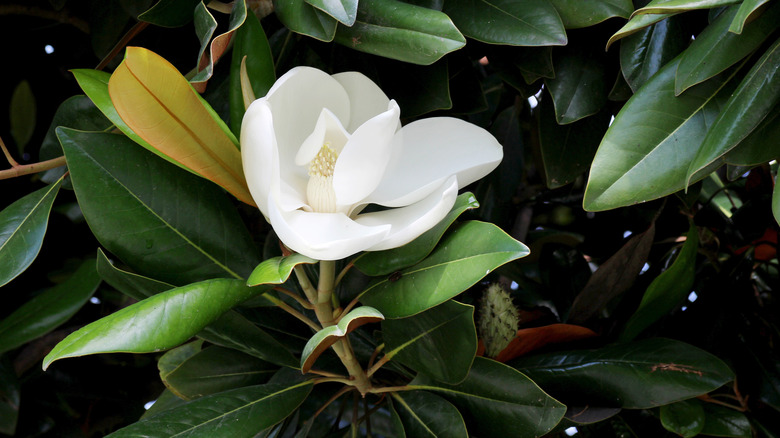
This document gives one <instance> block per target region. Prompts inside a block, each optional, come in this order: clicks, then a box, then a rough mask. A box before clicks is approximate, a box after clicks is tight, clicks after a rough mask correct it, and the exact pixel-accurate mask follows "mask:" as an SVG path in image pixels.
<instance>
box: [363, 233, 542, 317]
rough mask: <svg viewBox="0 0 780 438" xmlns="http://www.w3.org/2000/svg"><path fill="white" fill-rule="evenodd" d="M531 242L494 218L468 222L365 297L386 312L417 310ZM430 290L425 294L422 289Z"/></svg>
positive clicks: (365, 301)
mask: <svg viewBox="0 0 780 438" xmlns="http://www.w3.org/2000/svg"><path fill="white" fill-rule="evenodd" d="M528 252H529V251H528V248H527V247H526V246H525V245H523V244H522V243H521V242H518V241H516V240H514V239H513V238H511V237H510V236H509V235H507V234H506V233H504V232H503V231H502V230H501V229H500V228H498V227H496V226H495V225H493V224H489V223H484V222H477V221H472V222H467V223H464V224H462V225H460V226H458V227H456V228H455V229H454V230H451V231H450V232H449V233H448V235H447V236H445V237H444V239H442V241H441V242H439V245H438V246H437V247H436V249H435V250H434V251H433V253H431V255H430V256H428V258H426V259H424V260H423V261H421V262H420V263H418V264H416V265H414V266H411V267H409V268H406V269H404V270H402V271H400V278H397V276H395V275H393V276H390V277H389V278H385V279H382V280H378V281H376V282H374V283H373V284H372V285H371V286H369V288H368V289H366V290H365V291H364V292H363V293H362V294H361V297H360V301H361V302H362V303H363V304H366V305H370V306H372V307H376V308H377V309H379V311H380V312H382V314H383V315H384V316H385V317H386V318H403V317H406V316H411V315H415V314H417V313H420V312H422V311H424V310H426V309H430V308H431V307H434V306H436V305H438V304H441V303H443V302H445V301H447V300H449V299H450V298H452V297H454V296H455V295H458V294H459V293H461V292H463V291H464V290H466V289H468V288H469V287H471V286H472V285H474V284H475V283H476V282H477V281H479V280H480V279H482V277H484V276H485V275H487V274H489V273H490V271H492V270H493V269H495V268H497V267H499V266H501V265H503V264H504V263H507V262H510V261H512V260H515V259H518V258H520V257H525V256H526V255H528ZM421 290H424V291H425V293H424V294H421V293H420V291H421Z"/></svg>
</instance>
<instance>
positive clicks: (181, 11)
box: [138, 0, 200, 27]
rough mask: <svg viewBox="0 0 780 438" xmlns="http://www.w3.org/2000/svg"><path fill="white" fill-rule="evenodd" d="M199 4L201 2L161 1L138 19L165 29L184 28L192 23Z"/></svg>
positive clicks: (198, 0)
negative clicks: (196, 6)
mask: <svg viewBox="0 0 780 438" xmlns="http://www.w3.org/2000/svg"><path fill="white" fill-rule="evenodd" d="M198 3H200V0H160V1H159V2H157V3H156V4H155V5H154V6H152V8H151V9H149V10H148V11H146V12H144V13H143V14H141V15H139V16H138V19H139V20H141V21H146V22H147V23H152V24H155V25H157V26H163V27H179V26H184V25H185V24H187V23H189V22H190V21H192V14H193V13H194V10H195V5H197V4H198Z"/></svg>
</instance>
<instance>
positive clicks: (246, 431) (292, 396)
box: [108, 381, 312, 438]
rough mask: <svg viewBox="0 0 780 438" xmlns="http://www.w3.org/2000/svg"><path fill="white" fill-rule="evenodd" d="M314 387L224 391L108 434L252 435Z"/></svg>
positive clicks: (153, 437)
mask: <svg viewBox="0 0 780 438" xmlns="http://www.w3.org/2000/svg"><path fill="white" fill-rule="evenodd" d="M311 388H312V383H311V381H306V382H301V383H295V384H283V383H267V384H264V385H258V386H250V387H245V388H238V389H234V390H231V391H226V392H221V393H218V394H213V395H210V396H206V397H202V398H199V399H197V400H193V401H191V402H189V403H186V404H184V405H182V406H179V407H175V408H173V409H169V410H166V411H163V412H161V413H159V414H157V415H155V416H152V417H148V418H144V419H143V420H141V421H139V422H137V423H133V424H131V425H130V426H127V427H125V428H123V429H120V430H118V431H116V432H114V433H112V434H110V435H108V437H111V438H123V437H127V438H130V437H138V436H144V437H149V438H163V437H181V438H183V437H203V438H207V437H218V436H231V437H253V436H255V435H256V434H257V433H258V432H260V431H262V430H263V429H266V428H268V427H270V426H273V425H274V424H276V423H278V422H280V421H282V420H284V419H285V418H286V417H287V416H288V415H290V414H291V413H292V412H293V411H294V410H295V409H297V408H298V406H300V404H301V403H303V401H304V400H305V399H306V397H307V396H308V395H309V392H311Z"/></svg>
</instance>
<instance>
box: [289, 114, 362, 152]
mask: <svg viewBox="0 0 780 438" xmlns="http://www.w3.org/2000/svg"><path fill="white" fill-rule="evenodd" d="M347 140H349V134H348V133H347V131H346V130H344V127H343V126H341V122H340V121H339V119H337V118H336V116H335V115H334V114H333V113H332V112H331V111H330V110H329V109H327V108H324V109H323V110H322V112H321V113H320V117H319V118H318V119H317V124H316V125H315V126H314V131H313V132H312V133H311V134H310V135H309V136H308V137H306V140H304V141H303V144H302V145H301V148H300V149H299V150H298V154H297V155H295V164H297V165H299V166H308V164H309V163H310V162H311V160H313V159H314V157H316V156H317V153H318V152H319V151H320V149H322V145H323V144H325V142H326V141H328V142H330V147H331V148H333V150H335V151H336V152H337V153H340V152H341V150H342V149H343V148H344V145H345V144H346V143H347Z"/></svg>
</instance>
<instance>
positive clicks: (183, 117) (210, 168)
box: [108, 47, 255, 205]
mask: <svg viewBox="0 0 780 438" xmlns="http://www.w3.org/2000/svg"><path fill="white" fill-rule="evenodd" d="M108 92H109V94H110V95H111V100H112V101H113V103H114V106H115V107H116V110H117V112H118V113H119V115H120V117H122V120H124V122H125V123H126V124H127V125H128V126H129V127H130V128H131V129H132V130H133V131H134V132H135V133H136V134H138V135H139V136H140V137H141V138H143V139H144V140H145V141H147V142H148V143H149V144H150V145H151V146H152V147H153V148H155V149H157V150H158V151H160V152H161V153H163V154H164V155H166V156H168V157H170V158H171V159H173V160H174V161H176V162H178V163H180V164H181V165H182V166H184V167H186V168H188V169H190V170H191V171H193V172H195V173H196V174H198V175H200V176H202V177H204V178H206V179H208V180H211V181H213V182H214V183H216V184H218V185H220V186H221V187H223V188H224V189H225V190H227V191H228V192H230V193H231V194H232V195H233V196H235V197H236V198H238V199H239V200H240V201H242V202H245V203H247V204H250V205H255V204H254V201H253V200H252V197H251V196H250V194H249V190H248V189H247V187H246V181H245V180H244V173H243V169H242V167H241V152H240V151H239V150H238V148H237V147H236V144H235V143H236V142H235V139H233V138H231V135H230V134H228V133H229V131H228V129H227V127H226V126H225V124H224V123H223V122H222V121H221V120H219V118H218V117H217V116H216V115H215V114H213V112H212V111H211V110H210V108H209V107H207V106H206V105H207V104H206V103H205V102H204V101H203V100H201V99H200V97H199V96H198V94H197V93H196V92H195V90H193V89H192V87H191V86H190V84H189V83H188V82H187V80H186V79H185V78H184V76H182V75H181V74H180V73H179V72H178V71H177V70H176V68H175V67H174V66H173V65H171V64H170V63H169V62H168V61H166V60H165V59H163V58H162V57H160V56H159V55H157V54H155V53H154V52H151V51H149V50H146V49H143V48H140V47H128V48H127V55H126V57H125V60H124V61H123V62H122V64H120V65H119V67H117V69H116V70H115V71H114V74H113V75H112V76H111V79H110V80H109V82H108Z"/></svg>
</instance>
